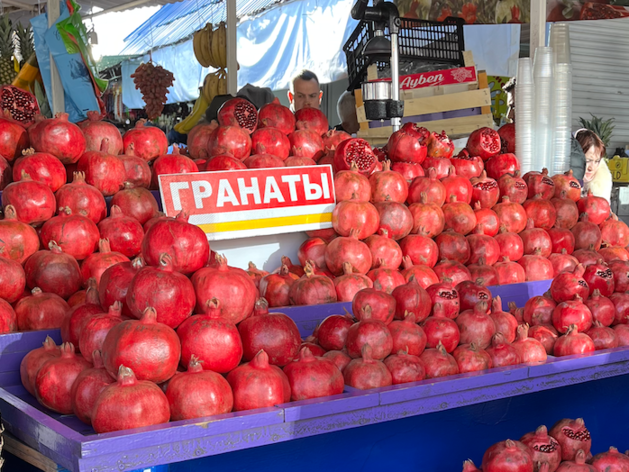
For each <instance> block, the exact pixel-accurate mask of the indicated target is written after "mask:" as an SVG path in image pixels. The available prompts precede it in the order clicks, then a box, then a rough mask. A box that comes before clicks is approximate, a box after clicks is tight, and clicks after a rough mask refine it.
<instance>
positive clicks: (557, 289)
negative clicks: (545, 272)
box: [550, 264, 611, 303]
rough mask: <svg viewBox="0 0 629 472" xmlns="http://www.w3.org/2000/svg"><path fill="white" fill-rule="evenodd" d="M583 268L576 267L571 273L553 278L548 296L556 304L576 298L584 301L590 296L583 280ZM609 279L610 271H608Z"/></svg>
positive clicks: (588, 288) (587, 286) (580, 266)
mask: <svg viewBox="0 0 629 472" xmlns="http://www.w3.org/2000/svg"><path fill="white" fill-rule="evenodd" d="M584 273H585V267H583V266H582V265H581V264H579V265H577V266H576V267H575V269H574V271H573V272H564V273H562V274H558V275H557V276H555V279H554V280H553V282H552V283H551V284H550V294H551V295H552V297H553V299H554V300H555V301H556V302H557V303H561V302H565V301H568V300H573V299H574V298H576V297H577V296H579V297H580V298H581V299H583V300H585V299H587V297H588V296H589V295H590V287H589V285H588V284H587V282H586V281H585V280H584V279H583V275H584ZM609 275H610V277H611V271H610V274H609Z"/></svg>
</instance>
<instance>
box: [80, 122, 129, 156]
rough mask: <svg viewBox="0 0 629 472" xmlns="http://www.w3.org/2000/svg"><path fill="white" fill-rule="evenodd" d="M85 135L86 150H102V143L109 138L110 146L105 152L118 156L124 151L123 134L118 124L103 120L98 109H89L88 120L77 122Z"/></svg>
mask: <svg viewBox="0 0 629 472" xmlns="http://www.w3.org/2000/svg"><path fill="white" fill-rule="evenodd" d="M77 124H78V126H79V128H81V131H83V136H85V150H86V151H100V150H101V143H102V142H103V140H104V139H107V141H108V146H107V149H105V152H106V153H108V154H113V155H114V156H117V155H118V154H120V153H121V152H122V148H123V144H122V136H121V135H120V131H119V130H118V128H116V126H115V125H114V124H112V123H109V122H107V121H102V120H101V115H100V113H99V112H97V111H88V112H87V120H85V121H82V122H80V123H77Z"/></svg>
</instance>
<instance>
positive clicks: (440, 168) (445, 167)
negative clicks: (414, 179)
mask: <svg viewBox="0 0 629 472" xmlns="http://www.w3.org/2000/svg"><path fill="white" fill-rule="evenodd" d="M450 164H451V163H450V159H447V158H445V157H430V156H428V157H427V158H426V160H425V161H424V162H422V167H423V168H424V172H425V173H428V172H429V171H430V169H435V172H436V176H437V178H438V179H439V180H442V179H445V178H446V177H447V176H448V173H449V172H450Z"/></svg>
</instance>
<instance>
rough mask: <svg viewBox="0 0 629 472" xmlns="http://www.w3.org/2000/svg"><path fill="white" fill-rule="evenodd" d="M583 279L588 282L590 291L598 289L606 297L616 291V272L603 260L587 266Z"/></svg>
mask: <svg viewBox="0 0 629 472" xmlns="http://www.w3.org/2000/svg"><path fill="white" fill-rule="evenodd" d="M583 279H584V280H585V281H586V282H587V284H588V286H589V288H590V291H594V290H595V289H598V290H599V292H600V294H602V295H603V296H605V297H609V296H610V295H611V294H612V293H614V288H615V283H614V274H613V272H612V270H611V269H610V268H609V267H608V265H607V264H605V263H604V262H603V261H602V260H599V261H598V262H597V263H596V264H591V265H589V266H587V268H585V271H584V273H583ZM581 297H582V298H586V297H583V296H581Z"/></svg>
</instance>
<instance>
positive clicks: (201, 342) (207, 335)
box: [177, 298, 243, 374]
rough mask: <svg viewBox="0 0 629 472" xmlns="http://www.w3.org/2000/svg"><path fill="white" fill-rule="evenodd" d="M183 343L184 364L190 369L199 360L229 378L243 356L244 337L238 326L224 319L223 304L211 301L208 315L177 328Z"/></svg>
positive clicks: (216, 300) (214, 300) (197, 317)
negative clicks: (194, 357)
mask: <svg viewBox="0 0 629 472" xmlns="http://www.w3.org/2000/svg"><path fill="white" fill-rule="evenodd" d="M177 335H178V336H179V339H180V340H181V363H182V364H183V365H186V364H188V363H190V362H191V360H192V357H193V356H196V357H197V358H198V359H199V360H200V361H201V362H203V363H204V365H205V368H206V369H207V370H212V371H214V372H218V373H221V374H225V373H227V372H229V371H231V370H233V369H234V368H236V367H237V366H238V364H239V363H240V360H241V359H242V355H243V346H242V340H241V337H240V333H239V332H238V329H237V328H236V325H234V324H233V323H231V322H229V321H225V320H224V319H223V318H222V316H221V311H220V302H219V301H218V299H216V298H213V299H211V300H208V303H207V305H206V307H205V314H203V315H195V316H192V317H190V318H188V319H186V320H185V321H184V322H183V323H181V325H179V327H178V328H177Z"/></svg>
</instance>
